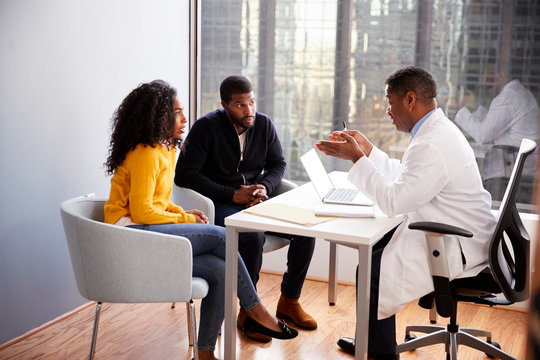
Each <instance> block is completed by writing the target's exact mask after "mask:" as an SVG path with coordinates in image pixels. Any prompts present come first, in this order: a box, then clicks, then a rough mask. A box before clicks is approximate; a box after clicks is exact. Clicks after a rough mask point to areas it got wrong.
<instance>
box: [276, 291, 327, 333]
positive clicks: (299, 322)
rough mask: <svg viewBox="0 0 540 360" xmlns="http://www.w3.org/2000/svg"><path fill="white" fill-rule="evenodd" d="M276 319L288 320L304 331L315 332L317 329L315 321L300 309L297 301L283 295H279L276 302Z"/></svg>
mask: <svg viewBox="0 0 540 360" xmlns="http://www.w3.org/2000/svg"><path fill="white" fill-rule="evenodd" d="M276 317H277V318H279V319H285V320H288V321H289V322H292V323H293V324H294V325H296V326H298V327H299V328H301V329H304V330H315V329H316V328H317V321H315V319H314V318H313V317H311V315H309V314H308V313H307V312H305V311H304V309H302V306H300V302H299V301H298V299H290V298H288V297H285V296H283V294H281V296H280V298H279V301H278V305H277V310H276Z"/></svg>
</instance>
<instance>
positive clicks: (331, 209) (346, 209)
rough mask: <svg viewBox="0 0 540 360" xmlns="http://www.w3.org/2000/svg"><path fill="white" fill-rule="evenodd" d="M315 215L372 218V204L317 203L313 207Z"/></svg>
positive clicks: (373, 213)
mask: <svg viewBox="0 0 540 360" xmlns="http://www.w3.org/2000/svg"><path fill="white" fill-rule="evenodd" d="M313 211H314V212H315V216H338V217H346V218H374V217H375V212H374V210H373V206H350V205H341V204H318V205H315V206H314V207H313Z"/></svg>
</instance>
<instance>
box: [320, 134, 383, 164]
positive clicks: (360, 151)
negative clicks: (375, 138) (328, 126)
mask: <svg viewBox="0 0 540 360" xmlns="http://www.w3.org/2000/svg"><path fill="white" fill-rule="evenodd" d="M329 139H330V140H321V141H319V142H317V143H316V144H315V148H316V149H318V150H319V151H322V152H323V153H325V154H326V155H329V156H334V157H337V158H340V159H345V160H351V161H352V162H356V161H358V159H360V158H361V157H362V156H364V155H366V156H369V154H371V150H372V149H373V144H372V143H371V142H370V141H369V140H368V139H367V138H366V137H365V136H364V134H362V133H361V132H359V131H356V130H346V131H335V132H333V133H332V134H331V135H330V136H329Z"/></svg>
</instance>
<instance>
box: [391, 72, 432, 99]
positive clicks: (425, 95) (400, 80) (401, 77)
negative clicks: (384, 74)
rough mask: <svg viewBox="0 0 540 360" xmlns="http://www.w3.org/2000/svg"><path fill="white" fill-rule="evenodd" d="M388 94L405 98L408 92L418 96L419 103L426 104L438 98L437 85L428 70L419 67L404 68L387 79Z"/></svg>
mask: <svg viewBox="0 0 540 360" xmlns="http://www.w3.org/2000/svg"><path fill="white" fill-rule="evenodd" d="M385 84H386V85H387V86H388V89H387V90H388V92H389V93H393V94H396V95H399V96H401V97H404V96H405V95H406V94H407V92H409V91H412V92H414V93H415V94H416V98H417V99H418V101H420V102H423V103H426V102H429V101H432V100H434V99H435V98H436V97H437V84H436V83H435V80H434V79H433V76H431V74H430V73H428V72H427V71H426V70H424V69H422V68H420V67H418V66H407V67H405V68H402V69H400V70H398V71H396V72H395V73H393V74H392V75H390V76H389V77H388V79H386V81H385Z"/></svg>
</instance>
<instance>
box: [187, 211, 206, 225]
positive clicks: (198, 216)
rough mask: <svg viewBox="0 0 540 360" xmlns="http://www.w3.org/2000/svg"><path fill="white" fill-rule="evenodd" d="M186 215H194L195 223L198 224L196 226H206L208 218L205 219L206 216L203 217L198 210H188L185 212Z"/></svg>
mask: <svg viewBox="0 0 540 360" xmlns="http://www.w3.org/2000/svg"><path fill="white" fill-rule="evenodd" d="M186 213H188V214H192V215H195V222H196V223H198V224H208V218H207V217H206V215H204V213H203V212H202V211H200V210H196V209H194V210H188V211H186Z"/></svg>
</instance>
